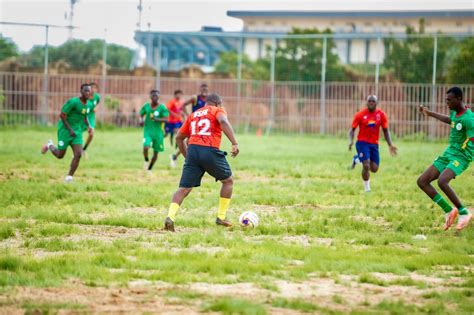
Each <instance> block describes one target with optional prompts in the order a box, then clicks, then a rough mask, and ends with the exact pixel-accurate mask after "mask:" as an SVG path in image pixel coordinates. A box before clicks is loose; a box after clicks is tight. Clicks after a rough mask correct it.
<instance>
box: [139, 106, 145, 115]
mask: <svg viewBox="0 0 474 315" xmlns="http://www.w3.org/2000/svg"><path fill="white" fill-rule="evenodd" d="M143 115H146V109H145V105H143V106H142V108H141V109H140V116H143Z"/></svg>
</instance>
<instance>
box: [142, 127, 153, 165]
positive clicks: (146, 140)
mask: <svg viewBox="0 0 474 315" xmlns="http://www.w3.org/2000/svg"><path fill="white" fill-rule="evenodd" d="M151 143H152V140H151V137H150V136H149V135H148V134H144V135H143V159H144V160H145V162H144V163H143V169H144V170H145V171H146V170H148V167H149V166H150V159H149V158H148V151H149V148H150V147H151Z"/></svg>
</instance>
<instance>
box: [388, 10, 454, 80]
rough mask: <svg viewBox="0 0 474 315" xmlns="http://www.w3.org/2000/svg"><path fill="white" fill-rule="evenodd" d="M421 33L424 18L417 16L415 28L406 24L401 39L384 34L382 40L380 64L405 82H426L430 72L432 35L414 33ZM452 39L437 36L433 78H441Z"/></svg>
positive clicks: (443, 74)
mask: <svg viewBox="0 0 474 315" xmlns="http://www.w3.org/2000/svg"><path fill="white" fill-rule="evenodd" d="M424 33H425V22H424V20H423V19H421V20H420V24H419V31H418V32H417V31H416V30H415V29H414V28H413V27H410V26H408V27H407V29H406V34H407V35H408V36H407V38H406V39H405V40H399V39H394V38H387V39H385V40H384V44H385V58H384V63H383V66H384V67H386V68H387V69H389V70H391V71H392V72H393V74H394V77H395V78H396V79H397V80H399V81H401V82H406V83H429V82H431V81H432V76H433V52H434V38H433V37H415V36H410V35H420V34H424ZM453 41H454V40H453V39H451V38H443V39H442V40H438V46H437V56H436V69H437V71H436V80H437V82H443V81H444V80H445V72H444V71H443V65H444V64H445V62H446V57H447V55H448V53H449V49H450V47H452V44H453Z"/></svg>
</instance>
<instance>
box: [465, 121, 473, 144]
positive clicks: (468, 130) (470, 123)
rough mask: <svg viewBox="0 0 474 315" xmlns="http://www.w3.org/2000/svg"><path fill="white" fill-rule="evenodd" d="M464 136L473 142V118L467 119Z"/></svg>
mask: <svg viewBox="0 0 474 315" xmlns="http://www.w3.org/2000/svg"><path fill="white" fill-rule="evenodd" d="M466 136H467V137H468V138H469V139H471V140H473V139H474V117H472V118H471V119H469V120H468V121H467V124H466Z"/></svg>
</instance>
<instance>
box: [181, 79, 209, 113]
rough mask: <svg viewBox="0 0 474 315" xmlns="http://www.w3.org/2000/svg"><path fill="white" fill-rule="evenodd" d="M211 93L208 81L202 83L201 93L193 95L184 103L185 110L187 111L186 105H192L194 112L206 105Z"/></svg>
mask: <svg viewBox="0 0 474 315" xmlns="http://www.w3.org/2000/svg"><path fill="white" fill-rule="evenodd" d="M208 93H209V88H208V86H207V84H206V83H203V84H201V86H200V87H199V94H198V95H193V96H192V97H191V98H190V99H188V100H187V101H185V102H184V103H183V110H184V112H185V113H186V106H188V105H192V112H193V113H194V112H195V111H197V110H198V109H200V108H202V107H204V105H206V97H207V94H208Z"/></svg>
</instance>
